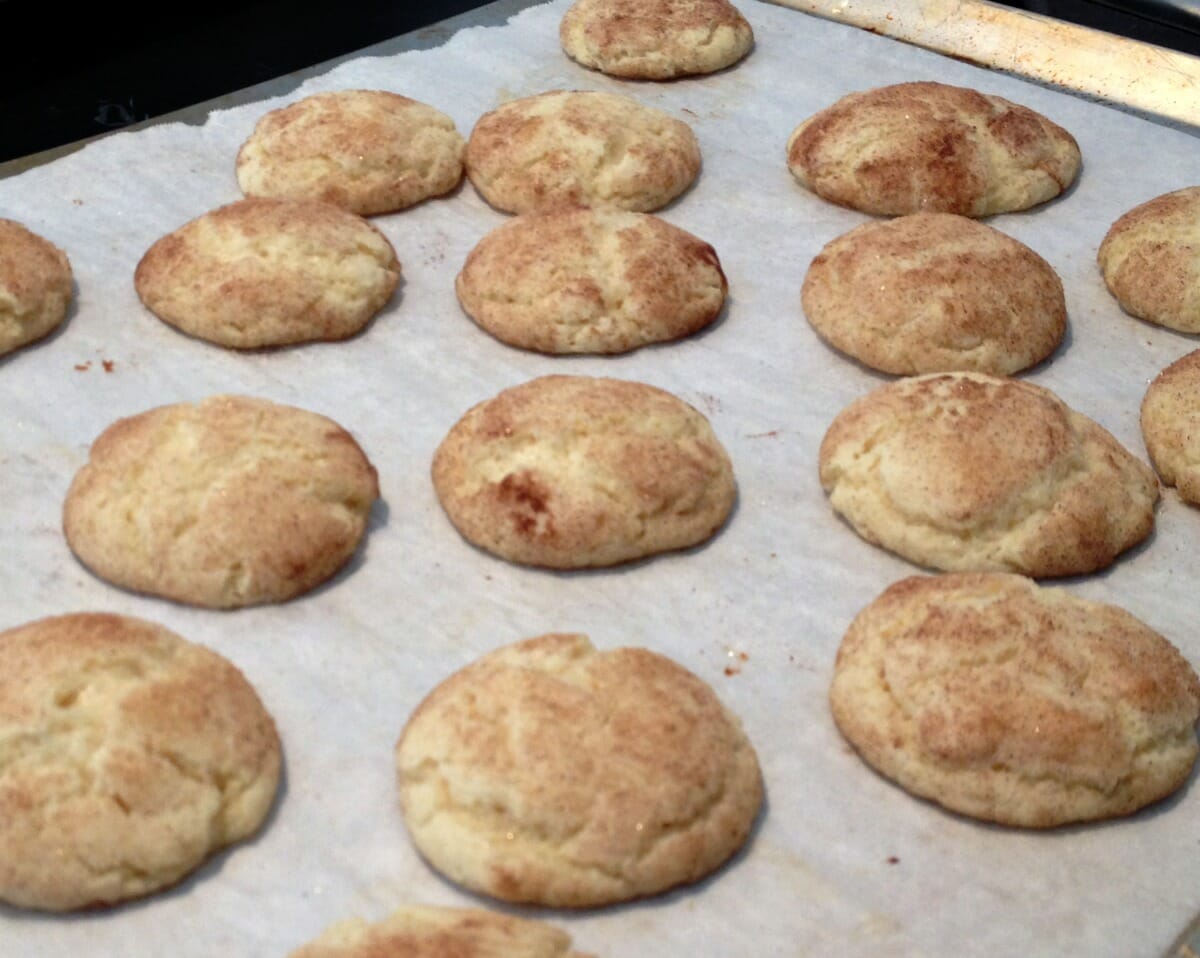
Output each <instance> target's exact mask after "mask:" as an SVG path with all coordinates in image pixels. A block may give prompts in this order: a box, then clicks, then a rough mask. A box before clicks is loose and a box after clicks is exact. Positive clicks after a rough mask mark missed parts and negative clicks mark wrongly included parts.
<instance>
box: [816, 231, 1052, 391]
mask: <svg viewBox="0 0 1200 958" xmlns="http://www.w3.org/2000/svg"><path fill="white" fill-rule="evenodd" d="M801 302H802V303H803V305H804V313H805V315H806V316H807V317H808V321H809V322H810V323H811V324H812V326H813V328H814V329H815V330H816V331H817V333H819V334H820V336H821V338H822V339H824V340H825V341H826V342H828V343H829V344H830V345H831V346H833V347H835V348H836V349H840V350H841V351H842V352H844V353H846V354H848V355H849V356H851V357H853V358H854V359H857V360H858V361H859V362H861V363H864V364H865V365H867V366H870V367H872V368H873V369H878V370H881V371H883V372H885V373H893V374H898V375H901V376H911V375H914V374H917V373H932V372H946V371H950V370H971V371H975V372H985V373H995V374H997V375H1001V376H1006V375H1009V374H1011V373H1015V372H1018V371H1019V370H1022V369H1025V368H1027V367H1029V366H1032V365H1034V364H1035V363H1037V362H1040V361H1041V360H1043V359H1045V358H1046V357H1047V356H1049V355H1050V353H1052V352H1053V351H1054V349H1055V347H1056V346H1058V344H1059V343H1060V342H1061V341H1062V337H1063V333H1064V332H1065V331H1066V328H1067V306H1066V300H1065V298H1064V297H1063V287H1062V282H1061V281H1060V280H1059V278H1058V275H1057V274H1056V273H1055V272H1054V269H1053V267H1051V266H1050V264H1049V263H1047V262H1046V261H1045V260H1044V259H1042V258H1041V257H1040V256H1038V254H1037V253H1035V252H1034V251H1033V250H1031V249H1030V248H1029V247H1028V246H1025V245H1024V244H1022V243H1019V242H1017V241H1016V240H1015V239H1013V238H1011V237H1009V236H1006V235H1005V234H1004V233H1001V232H1000V231H999V230H994V229H992V228H991V227H990V226H985V225H984V224H983V223H978V222H976V221H975V220H972V219H968V218H966V217H965V216H958V215H955V214H953V213H913V214H912V215H910V216H902V217H899V218H898V219H894V220H880V221H876V222H873V223H866V224H864V225H863V226H859V227H857V228H856V229H853V230H851V231H850V232H849V233H846V234H844V235H842V236H840V237H838V238H837V239H835V240H833V241H832V242H830V243H828V244H826V246H825V248H824V249H822V250H821V252H820V253H819V254H818V255H817V257H816V259H814V260H813V261H812V265H811V266H809V268H808V274H807V275H806V276H805V277H804V288H803V290H802V292H801Z"/></svg>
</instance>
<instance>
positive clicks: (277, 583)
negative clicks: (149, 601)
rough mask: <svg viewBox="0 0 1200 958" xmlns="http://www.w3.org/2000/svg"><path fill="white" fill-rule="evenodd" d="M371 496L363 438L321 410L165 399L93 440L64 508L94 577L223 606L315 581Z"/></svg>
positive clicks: (356, 530)
mask: <svg viewBox="0 0 1200 958" xmlns="http://www.w3.org/2000/svg"><path fill="white" fill-rule="evenodd" d="M378 496H379V485H378V481H377V479H376V476H375V470H374V468H372V466H371V464H370V462H368V461H367V457H366V455H365V454H364V453H363V451H362V449H360V448H359V446H358V443H356V442H355V441H354V439H353V438H352V437H351V436H350V434H349V433H347V432H346V431H345V430H344V429H342V428H341V427H340V426H339V425H338V424H337V423H335V422H334V421H333V420H331V419H326V418H325V417H324V416H319V415H317V414H316V413H311V412H306V411H305V410H303V409H296V408H294V407H291V406H280V405H276V404H275V403H270V402H267V401H266V400H262V399H250V398H247V397H244V396H215V397H211V398H209V399H205V400H204V401H202V402H199V403H196V404H189V403H179V404H176V405H173V406H160V407H158V408H157V409H151V410H149V411H148V412H144V413H141V414H140V415H137V416H132V417H130V418H128V419H121V420H118V421H117V422H116V423H114V424H113V425H112V426H110V427H109V428H108V429H106V430H105V431H104V432H103V433H102V434H101V435H100V437H99V438H98V439H97V440H96V441H95V443H93V444H92V449H91V456H90V459H89V461H88V464H87V465H85V466H84V467H83V468H82V469H80V470H79V472H78V473H77V474H76V476H75V480H74V481H73V482H72V483H71V488H70V491H69V492H68V493H67V500H66V505H65V507H64V509H63V529H64V531H65V533H66V536H67V542H68V544H69V545H70V546H71V549H72V551H74V553H75V555H76V556H77V557H78V558H79V560H80V561H81V562H83V564H84V565H86V566H87V567H88V568H89V569H91V570H92V571H93V572H94V573H96V575H98V576H100V577H101V578H102V579H106V580H108V581H109V582H112V583H114V584H115V585H119V586H121V587H123V588H126V589H133V590H134V591H137V592H146V593H150V594H151V595H158V596H163V597H164V598H168V599H174V600H176V601H177V602H186V603H189V604H192V605H200V606H207V607H209V608H218V609H230V608H239V607H241V606H247V605H258V604H261V603H265V602H283V601H285V600H287V599H291V598H294V597H295V596H298V595H301V594H302V593H304V592H307V591H309V590H310V589H313V588H315V587H316V586H318V585H320V584H321V583H322V582H324V581H325V580H326V579H328V578H330V577H331V576H332V575H333V574H334V573H336V572H337V571H338V570H339V569H340V568H341V567H342V566H343V565H345V564H346V562H348V561H349V559H350V557H351V556H352V555H353V554H354V552H355V550H356V549H357V548H358V545H359V542H360V541H361V540H362V538H363V536H364V535H365V533H366V529H367V518H368V515H369V513H370V511H371V505H372V503H373V502H374V501H375V499H376V498H377V497H378Z"/></svg>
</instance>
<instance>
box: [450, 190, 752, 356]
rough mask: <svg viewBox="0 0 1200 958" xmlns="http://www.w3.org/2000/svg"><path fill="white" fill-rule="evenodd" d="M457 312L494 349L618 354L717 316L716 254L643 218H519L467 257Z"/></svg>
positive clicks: (561, 214) (721, 283)
mask: <svg viewBox="0 0 1200 958" xmlns="http://www.w3.org/2000/svg"><path fill="white" fill-rule="evenodd" d="M455 289H456V290H457V292H458V299H459V302H460V303H462V306H463V309H465V310H466V311H467V315H469V316H470V317H471V318H472V319H473V320H475V322H476V323H478V324H479V325H480V326H481V327H483V328H484V329H486V330H487V331H488V332H489V333H491V334H492V335H493V336H495V337H496V338H497V339H500V340H502V341H503V342H506V343H508V344H509V345H511V346H519V347H520V348H522V349H534V350H537V351H539V352H543V353H623V352H627V351H629V350H631V349H637V348H638V347H639V346H645V345H646V344H648V343H657V342H663V341H666V340H671V339H679V338H681V337H683V336H688V335H690V334H691V333H694V332H696V331H697V330H699V329H703V328H704V327H705V326H707V325H708V324H709V323H711V322H712V321H713V320H714V319H716V318H717V315H718V314H719V313H720V312H721V307H722V305H723V304H724V302H725V292H726V290H727V289H728V286H727V284H726V282H725V274H724V273H723V272H722V271H721V264H720V261H719V260H718V259H717V254H716V251H715V250H714V249H713V248H712V247H711V246H709V245H708V244H707V243H705V242H704V241H703V240H701V239H699V238H698V237H696V236H693V235H692V234H691V233H687V232H684V231H683V230H681V229H678V228H677V227H674V226H672V225H671V224H669V223H667V222H664V221H663V220H660V219H658V218H657V217H655V216H651V215H650V214H648V213H630V212H625V211H622V210H592V209H584V208H570V209H562V210H551V211H549V212H546V213H529V214H526V215H524V216H518V217H516V218H514V219H512V220H510V221H509V222H507V223H505V224H503V225H502V226H500V227H498V228H497V229H495V230H493V231H492V232H491V233H489V234H488V235H487V236H485V237H484V238H483V239H482V240H480V242H479V244H478V245H477V246H476V247H475V248H474V249H473V250H472V251H471V253H470V255H469V256H468V257H467V261H466V263H465V265H464V266H463V269H462V272H461V273H459V274H458V279H457V280H456V282H455Z"/></svg>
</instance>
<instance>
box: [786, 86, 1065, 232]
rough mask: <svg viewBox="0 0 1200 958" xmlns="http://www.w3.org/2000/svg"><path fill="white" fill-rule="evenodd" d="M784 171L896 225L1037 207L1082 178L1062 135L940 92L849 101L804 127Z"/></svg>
mask: <svg viewBox="0 0 1200 958" xmlns="http://www.w3.org/2000/svg"><path fill="white" fill-rule="evenodd" d="M787 158H788V168H789V169H791V171H792V175H793V176H795V177H796V179H797V180H799V181H800V183H801V184H803V185H804V186H805V187H807V188H808V189H810V190H812V191H813V192H814V193H816V194H817V195H818V196H820V197H823V198H824V199H827V200H829V201H831V202H833V203H838V204H840V205H842V206H849V207H851V208H853V209H857V210H862V211H863V212H865V213H876V214H881V215H884V216H899V215H903V214H905V213H921V212H929V213H959V214H961V215H963V216H975V217H979V216H991V215H993V214H995V213H1005V212H1010V211H1013V210H1023V209H1027V208H1029V207H1031V206H1035V205H1037V204H1038V203H1044V202H1045V201H1046V200H1049V199H1052V198H1053V197H1055V196H1058V195H1059V194H1060V193H1061V192H1063V191H1064V190H1065V189H1066V188H1067V187H1068V186H1070V185H1071V183H1072V182H1074V180H1075V177H1076V176H1077V175H1078V174H1079V165H1080V156H1079V146H1078V144H1077V143H1076V142H1075V139H1074V138H1073V137H1072V136H1071V135H1070V134H1069V133H1068V132H1067V131H1066V130H1064V129H1063V128H1062V127H1060V126H1058V125H1056V124H1054V123H1052V122H1050V120H1048V119H1046V117H1044V116H1042V115H1041V114H1039V113H1035V112H1034V111H1033V110H1030V109H1028V108H1027V107H1023V106H1020V105H1018V104H1016V103H1011V102H1009V101H1008V100H1005V99H1003V98H1001V97H998V96H991V95H988V94H984V93H979V92H977V91H975V90H970V89H966V88H964V87H955V86H947V85H945V84H943V83H932V82H916V83H900V84H897V85H895V86H887V87H878V88H876V89H873V90H866V91H862V92H859V93H851V94H849V95H848V96H845V97H843V98H842V99H840V100H838V101H837V102H836V103H834V104H833V105H832V106H829V107H827V108H826V109H824V110H822V111H820V112H819V113H817V114H815V115H814V116H812V117H810V118H809V119H807V120H805V121H804V122H803V123H801V124H800V125H799V126H798V127H797V128H796V129H795V131H793V133H792V135H791V137H790V138H789V139H788V144H787Z"/></svg>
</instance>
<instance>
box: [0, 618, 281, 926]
mask: <svg viewBox="0 0 1200 958" xmlns="http://www.w3.org/2000/svg"><path fill="white" fill-rule="evenodd" d="M279 768H280V747H279V738H278V736H277V735H276V732H275V725H274V723H273V722H272V721H271V717H270V715H268V714H267V712H266V710H265V709H264V708H263V705H262V702H261V701H259V698H258V696H257V695H256V694H255V692H254V689H253V688H252V687H251V686H250V684H249V683H248V682H247V681H246V679H245V678H244V677H243V675H242V673H241V672H239V671H238V670H237V669H236V668H235V667H234V666H233V665H232V664H230V663H229V662H228V661H226V660H225V659H223V658H222V657H221V656H219V655H217V654H216V653H215V652H212V651H210V650H209V649H206V648H204V647H203V646H199V645H193V644H192V643H190V642H186V641H184V640H183V639H181V638H180V637H179V636H177V635H175V634H174V633H172V632H169V631H167V630H166V629H164V628H162V627H161V626H158V625H154V624H152V623H150V622H144V621H142V620H141V619H133V618H128V617H125V616H117V615H100V614H94V613H83V614H77V615H64V616H59V617H57V618H51V619H41V620H40V621H37V622H32V623H30V624H28V625H24V626H21V627H19V628H15V629H9V630H8V631H7V632H2V633H0V900H3V901H6V902H9V903H10V904H14V905H19V906H21V907H23V908H38V909H44V910H49V911H66V910H69V909H76V908H85V907H88V906H92V905H107V904H112V903H114V902H119V901H124V900H126V899H129V898H137V897H140V896H142V895H148V894H150V893H151V892H154V891H157V890H158V889H160V888H165V887H167V886H168V885H173V884H174V883H175V882H177V881H179V880H180V879H181V878H183V876H184V875H186V874H187V873H188V872H190V871H192V870H193V869H194V868H196V866H198V865H199V864H200V863H201V862H202V861H204V859H206V858H207V857H208V856H209V855H210V854H212V853H213V852H214V851H216V850H217V849H219V848H222V847H224V846H226V845H229V844H232V843H233V842H237V841H240V840H241V839H244V838H246V837H248V836H249V835H252V834H253V833H254V832H255V831H257V830H258V828H259V826H260V825H261V824H262V822H263V819H264V818H265V817H266V815H267V812H268V811H269V809H270V807H271V804H272V802H273V801H274V798H275V792H276V788H277V786H278V784H279Z"/></svg>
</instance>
